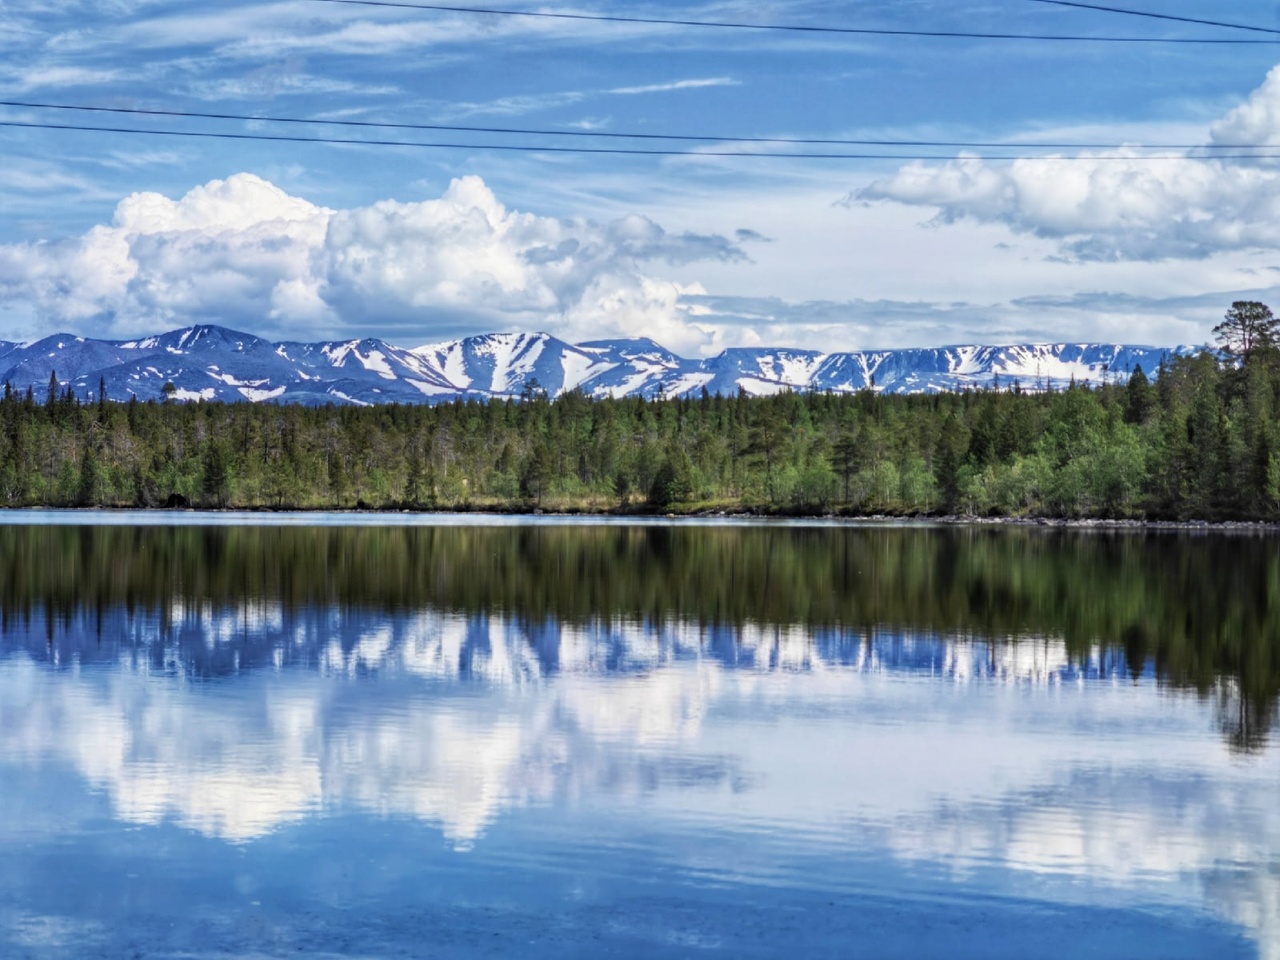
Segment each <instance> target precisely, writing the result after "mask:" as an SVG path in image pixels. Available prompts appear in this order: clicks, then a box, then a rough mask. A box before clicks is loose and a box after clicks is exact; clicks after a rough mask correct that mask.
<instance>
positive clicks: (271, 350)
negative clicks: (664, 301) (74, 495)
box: [0, 325, 1196, 404]
mask: <svg viewBox="0 0 1280 960" xmlns="http://www.w3.org/2000/svg"><path fill="white" fill-rule="evenodd" d="M1195 349H1196V348H1193V347H1174V348H1157V347H1141V346H1124V345H1121V344H1097V343H1056V344H1021V345H1014V346H999V347H995V346H953V347H939V348H935V349H907V350H878V351H863V352H852V353H822V352H820V351H816V350H792V349H768V348H734V349H730V350H725V351H724V352H722V353H720V354H719V355H718V356H715V357H710V358H707V359H701V360H691V359H687V358H684V357H680V356H677V355H676V354H674V353H672V352H671V351H670V350H667V349H666V348H665V347H663V346H661V345H660V344H657V343H655V342H654V341H652V340H648V339H643V338H641V339H619V340H594V341H590V342H586V343H579V344H571V343H566V342H564V341H562V340H558V339H556V338H555V337H552V336H550V335H548V334H545V333H535V334H526V333H496V334H487V335H484V336H476V337H466V338H464V339H461V340H451V341H448V342H444V343H434V344H428V345H426V346H421V347H417V348H414V349H405V348H403V347H397V346H393V345H391V344H389V343H385V342H384V341H382V340H374V339H365V340H349V341H341V342H338V341H335V342H321V343H294V342H279V343H273V342H270V341H268V340H264V339H262V338H260V337H255V336H253V335H252V334H248V333H239V332H236V331H234V330H228V329H226V328H224V327H219V326H212V325H202V326H195V327H188V328H185V329H182V330H173V331H170V332H169V333H165V334H162V335H160V336H155V337H147V338H145V339H142V340H128V341H112V340H91V339H87V338H85V337H77V336H72V335H69V334H65V335H56V336H52V337H45V338H44V339H42V340H38V341H35V342H34V343H10V342H5V341H0V381H7V382H9V383H10V384H11V385H12V386H13V388H14V389H16V390H18V391H25V390H26V389H27V388H28V387H31V388H32V390H33V391H34V393H35V394H36V396H37V397H39V398H43V396H44V391H45V389H46V387H47V385H48V383H49V379H50V376H51V374H52V375H56V377H57V380H58V382H59V383H60V384H61V385H62V386H63V387H65V386H68V385H69V386H70V387H71V388H72V389H73V390H74V391H75V393H76V395H77V396H80V397H89V398H92V397H94V396H96V392H97V389H98V383H99V380H101V381H102V382H104V383H105V385H106V389H107V396H108V397H109V398H111V399H113V400H125V399H127V398H129V397H130V396H136V397H138V398H139V399H141V400H148V399H153V398H154V399H163V398H164V397H165V396H166V395H168V396H171V397H172V398H173V399H175V400H223V401H239V400H250V401H254V402H261V401H268V400H270V401H276V402H285V403H303V404H323V403H354V404H373V403H390V402H398V403H435V402H440V401H443V400H453V399H455V398H458V397H464V398H465V397H477V398H491V397H496V398H505V397H521V396H527V395H529V394H530V393H533V392H545V393H546V394H548V395H550V396H559V395H560V394H562V393H564V392H565V391H568V390H573V389H581V390H582V391H583V392H585V393H587V394H589V395H591V396H597V397H603V396H612V397H625V396H636V395H639V396H646V397H653V396H659V395H661V396H666V397H678V396H688V395H698V394H700V393H701V391H702V390H703V389H704V388H705V389H706V390H707V391H709V392H710V393H721V394H730V393H737V392H738V391H739V390H743V391H745V392H746V393H748V394H751V395H754V396H760V395H766V394H772V393H777V392H779V391H782V390H827V391H833V392H837V393H848V392H854V391H858V390H864V389H872V390H875V391H877V392H883V393H937V392H941V391H948V390H964V389H969V388H983V387H996V388H1006V389H1007V388H1011V387H1013V386H1014V385H1015V384H1017V385H1019V386H1021V388H1022V389H1024V390H1043V389H1048V388H1054V389H1058V388H1061V387H1064V386H1066V385H1067V384H1068V383H1069V382H1070V381H1071V380H1073V379H1074V380H1075V381H1076V382H1077V383H1099V382H1102V381H1104V380H1111V381H1115V382H1124V381H1125V380H1127V379H1128V377H1129V374H1130V372H1131V371H1132V370H1133V369H1134V368H1135V367H1137V366H1139V365H1141V366H1142V368H1143V369H1144V370H1146V371H1148V372H1152V371H1154V369H1155V368H1156V366H1157V365H1158V364H1159V363H1160V360H1161V358H1162V357H1164V356H1170V355H1174V354H1184V353H1189V352H1194V350H1195ZM169 384H172V387H170V388H168V390H167V391H166V386H167V385H169Z"/></svg>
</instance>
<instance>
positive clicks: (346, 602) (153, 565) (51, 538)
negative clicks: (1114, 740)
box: [0, 525, 1280, 750]
mask: <svg viewBox="0 0 1280 960" xmlns="http://www.w3.org/2000/svg"><path fill="white" fill-rule="evenodd" d="M231 608H234V609H236V610H238V611H241V613H242V615H243V622H242V623H241V624H240V627H239V629H238V630H232V631H230V634H229V635H228V636H227V637H225V638H224V641H225V642H221V643H219V644H217V645H213V646H211V645H210V644H209V643H208V638H207V637H206V636H205V635H204V633H203V632H202V628H199V626H198V624H193V623H190V622H188V621H187V620H184V616H185V615H184V613H183V611H187V614H189V613H190V612H191V611H199V610H208V609H224V610H225V609H231ZM422 610H434V611H442V612H445V613H449V614H452V615H456V616H459V617H461V618H463V619H464V620H466V619H474V620H477V621H481V620H487V618H489V617H491V616H494V615H500V616H502V617H505V618H507V619H509V620H511V621H512V622H515V623H518V624H521V625H522V626H523V628H524V633H525V636H526V637H527V638H528V642H529V643H530V644H532V645H534V646H536V648H537V649H536V650H535V651H534V655H535V656H536V658H537V659H538V660H539V661H540V662H541V663H543V665H544V666H545V668H546V669H548V670H554V669H555V666H556V662H557V659H558V656H559V653H558V649H557V647H558V643H559V641H558V636H559V633H558V630H550V631H549V630H548V629H546V628H547V625H549V624H550V625H559V624H569V625H575V626H583V625H591V624H596V625H599V624H601V623H605V624H607V623H610V622H615V621H616V622H624V621H625V622H632V623H642V624H646V625H648V626H649V627H650V628H652V629H654V630H661V629H662V628H663V625H666V624H695V625H701V626H703V627H706V628H714V629H712V630H710V631H709V632H708V636H709V637H714V638H715V639H714V640H710V641H708V642H709V643H711V644H712V645H713V646H714V647H715V649H714V650H711V651H709V652H711V653H712V654H713V655H715V656H717V657H718V658H720V659H722V660H724V661H725V662H726V663H727V664H733V663H736V662H737V658H736V657H735V655H734V653H733V650H732V649H731V647H732V645H733V643H734V641H733V639H732V638H733V637H734V636H741V631H742V630H743V629H746V628H748V627H752V626H760V625H778V626H784V627H795V628H799V629H801V630H803V631H807V632H808V634H809V635H810V636H811V637H813V638H814V639H813V641H812V642H813V643H815V644H818V645H825V646H823V655H831V656H834V657H835V658H836V659H837V661H842V660H843V658H844V657H845V654H844V653H842V652H840V651H843V650H844V649H845V648H846V647H848V646H849V641H850V638H853V637H858V636H867V635H869V633H870V632H871V631H875V630H880V631H884V630H889V631H894V630H896V631H901V632H903V633H910V634H915V635H926V636H941V637H967V638H974V639H979V640H991V641H994V642H997V643H1002V642H1005V641H1011V640H1015V639H1017V638H1025V637H1052V638H1061V639H1062V641H1063V642H1064V643H1065V644H1066V648H1067V651H1068V653H1069V655H1070V656H1071V657H1072V659H1073V660H1074V661H1075V662H1077V663H1085V662H1087V661H1088V660H1089V658H1090V657H1091V656H1095V655H1096V654H1097V652H1098V650H1099V648H1101V650H1102V651H1103V653H1104V654H1106V655H1107V657H1108V658H1109V662H1110V661H1112V660H1114V659H1115V658H1116V657H1119V658H1121V659H1123V661H1124V662H1125V663H1126V664H1127V667H1128V670H1129V671H1130V672H1131V673H1132V674H1133V675H1134V676H1135V677H1138V676H1141V675H1142V674H1143V673H1145V672H1147V671H1151V672H1153V673H1154V674H1155V675H1156V676H1157V677H1159V678H1160V680H1161V681H1162V682H1165V683H1168V684H1171V685H1173V686H1176V687H1179V688H1186V689H1191V690H1194V691H1196V692H1197V693H1199V694H1200V695H1201V696H1204V697H1211V698H1214V699H1215V701H1216V702H1217V703H1218V715H1219V717H1220V721H1221V724H1222V729H1223V733H1224V735H1225V736H1226V737H1227V739H1228V741H1229V742H1230V743H1231V744H1232V745H1233V747H1235V748H1237V749H1243V750H1250V749H1256V748H1257V747H1259V746H1261V745H1262V744H1263V743H1264V742H1265V741H1266V739H1267V736H1268V733H1269V730H1270V726H1271V723H1272V721H1273V720H1274V717H1275V714H1276V701H1277V693H1278V692H1280V539H1277V538H1274V537H1269V536H1253V535H1245V534H1210V535H1191V534H1174V533H1144V532H1132V531H1129V532H1084V531H1069V530H1062V529H1049V530H1045V529H1026V528H986V527H978V528H902V527H888V526H885V527H875V526H863V527H786V526H767V525H762V526H742V527H733V526H729V527H690V526H644V525H638V526H589V525H588V526H524V527H474V526H471V527H468V526H460V527H429V526H427V527H399V528H379V527H252V526H244V527H123V526H121V527H80V528H77V527H66V526H59V527H23V526H7V527H0V629H3V630H4V632H5V633H6V634H12V632H13V631H14V629H15V628H16V627H22V626H24V625H27V626H30V625H33V624H35V623H36V622H37V621H41V622H42V623H41V628H42V631H43V634H42V635H43V640H44V643H45V644H47V646H48V648H49V650H50V651H52V652H53V653H54V654H55V655H58V654H59V650H58V645H59V644H71V645H74V646H75V647H76V649H75V650H74V651H73V650H71V649H67V650H65V651H62V653H65V655H66V657H67V659H68V661H69V660H70V659H72V657H73V656H74V657H78V658H80V659H81V660H83V659H85V658H88V659H93V658H94V657H95V656H98V655H99V654H98V653H96V652H95V651H97V650H99V649H100V648H99V647H98V646H96V644H97V641H96V640H95V639H93V638H86V637H85V636H84V635H83V633H82V632H81V633H77V634H76V636H75V637H74V638H72V637H71V636H70V633H69V631H70V627H71V625H72V624H73V623H75V624H84V623H86V620H85V619H84V618H85V617H88V618H89V620H88V621H87V622H91V623H93V624H94V627H93V631H92V632H93V634H94V635H95V637H101V636H103V635H104V632H105V634H108V635H110V636H111V637H114V638H117V639H119V638H120V637H121V636H122V635H123V636H131V637H134V639H135V640H137V641H139V643H141V641H142V640H144V639H146V638H145V637H143V636H142V634H143V633H144V632H145V631H146V630H148V629H153V630H154V631H158V636H157V637H153V638H151V639H160V640H162V641H163V642H162V643H160V644H152V645H151V646H148V647H147V650H146V652H145V654H140V655H146V656H148V657H151V658H153V660H155V662H154V663H153V664H152V667H153V669H160V668H163V667H164V666H165V663H166V662H167V661H166V658H172V657H174V656H175V650H176V651H178V653H177V654H176V655H177V656H178V657H179V659H182V660H184V661H185V662H187V663H188V664H189V665H195V666H197V667H198V671H199V672H200V673H201V674H202V675H210V676H219V675H227V674H231V673H235V672H237V671H238V670H242V669H248V668H252V667H254V666H265V665H268V664H271V665H276V666H278V665H279V664H280V657H281V656H284V657H285V658H286V660H285V662H286V663H288V664H296V665H307V664H312V665H314V663H315V660H316V657H317V656H318V655H319V653H318V649H317V647H315V646H314V645H313V646H311V647H308V646H307V645H306V644H303V645H301V646H299V645H296V644H295V645H293V646H286V647H285V648H284V650H283V651H281V650H279V649H274V648H272V646H271V645H266V644H262V643H259V642H256V638H257V637H258V636H259V635H260V634H261V633H262V631H263V623H264V622H265V621H264V618H267V619H272V618H274V619H273V622H275V621H278V622H279V629H280V630H284V629H285V627H284V625H285V624H288V625H289V627H288V629H290V630H293V631H294V632H295V633H298V635H301V636H307V637H316V638H332V639H335V640H336V642H339V643H341V644H343V645H348V646H349V645H350V644H351V643H354V642H355V640H354V639H352V637H354V636H355V634H356V633H358V630H355V628H354V626H352V628H351V629H349V630H344V629H342V621H343V620H344V618H350V619H351V623H352V624H354V623H355V622H356V620H361V622H363V621H364V620H367V616H368V614H369V613H379V614H403V613H410V612H413V611H422ZM142 615H145V616H142ZM138 616H142V619H141V620H137V619H135V618H136V617H138ZM334 617H336V618H337V619H338V621H339V622H338V623H337V624H335V623H334V622H332V621H333V618H334ZM326 618H327V619H326ZM144 621H145V622H144ZM153 621H154V624H155V626H154V627H151V626H148V624H150V623H152V622H153ZM104 624H109V627H104ZM130 624H132V626H130ZM81 629H82V628H81ZM482 633H483V630H482V629H481V628H479V627H477V637H480V635H481V634H482ZM726 638H728V639H726ZM824 638H825V639H824ZM481 641H482V638H481V639H477V640H476V643H481ZM317 642H318V641H317ZM325 642H328V641H327V640H326V641H325ZM485 642H487V641H485ZM726 643H727V644H728V645H729V648H725V644H726ZM106 646H108V647H110V644H109V643H108V644H106ZM100 655H101V656H102V657H104V658H111V657H115V656H116V655H117V652H115V651H113V650H110V649H107V650H102V651H101V654H100Z"/></svg>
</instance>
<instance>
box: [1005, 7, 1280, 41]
mask: <svg viewBox="0 0 1280 960" xmlns="http://www.w3.org/2000/svg"><path fill="white" fill-rule="evenodd" d="M1027 2H1028V3H1046V4H1050V5H1052V6H1055V7H1074V8H1076V9H1078V10H1096V11H1099V12H1101V13H1119V14H1123V15H1125V16H1129V17H1145V18H1147V19H1149V20H1172V21H1174V22H1175V23H1194V24H1196V25H1197V26H1201V27H1224V28H1226V29H1228V30H1249V31H1251V32H1253V33H1271V34H1280V29H1276V28H1275V27H1258V26H1254V25H1253V24H1248V23H1228V22H1226V21H1223V20H1202V19H1200V18H1198V17H1180V16H1176V15H1174V14H1172V13H1154V12H1152V11H1150V10H1129V9H1126V8H1124V7H1107V6H1103V5H1102V4H1098V3H1079V2H1077V0H1027Z"/></svg>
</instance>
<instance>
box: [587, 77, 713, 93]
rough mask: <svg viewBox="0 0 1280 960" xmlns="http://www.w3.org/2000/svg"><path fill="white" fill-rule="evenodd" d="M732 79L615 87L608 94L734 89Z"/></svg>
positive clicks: (705, 79)
mask: <svg viewBox="0 0 1280 960" xmlns="http://www.w3.org/2000/svg"><path fill="white" fill-rule="evenodd" d="M736 86H738V81H737V80H734V79H733V78H732V77H706V78H703V79H697V80H673V81H672V82H670V83H650V84H646V85H644V86H640V87H615V88H614V89H612V90H610V91H609V93H614V94H619V95H621V96H635V95H636V94H641V93H667V92H669V91H671V90H698V89H701V88H702V87H736Z"/></svg>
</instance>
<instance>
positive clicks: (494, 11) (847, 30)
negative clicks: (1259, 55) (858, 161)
mask: <svg viewBox="0 0 1280 960" xmlns="http://www.w3.org/2000/svg"><path fill="white" fill-rule="evenodd" d="M310 2H311V3H341V4H346V5H348V6H356V7H390V8H393V9H398V10H428V11H435V12H438V13H470V14H478V15H483V16H493V17H530V18H537V19H543V20H577V21H589V22H595V23H630V24H646V25H651V26H666V27H712V28H716V29H722V30H773V31H784V32H789V33H819V34H843V35H846V36H848V35H853V36H873V37H933V38H942V39H964V40H1045V41H1069V42H1084V43H1171V44H1224V45H1239V44H1255V45H1256V44H1268V45H1270V44H1280V40H1261V39H1256V40H1255V39H1249V40H1244V39H1239V38H1236V39H1215V38H1210V37H1114V36H1089V35H1070V34H1045V33H981V32H976V31H969V30H905V29H903V30H894V29H888V28H873V27H819V26H806V25H800V24H781V23H740V22H737V21H728V20H675V19H666V18H661V17H623V16H614V15H609V14H601V13H552V12H549V11H545V10H506V9H499V8H495V7H460V6H448V5H445V4H436V3H406V2H401V0H310Z"/></svg>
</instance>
